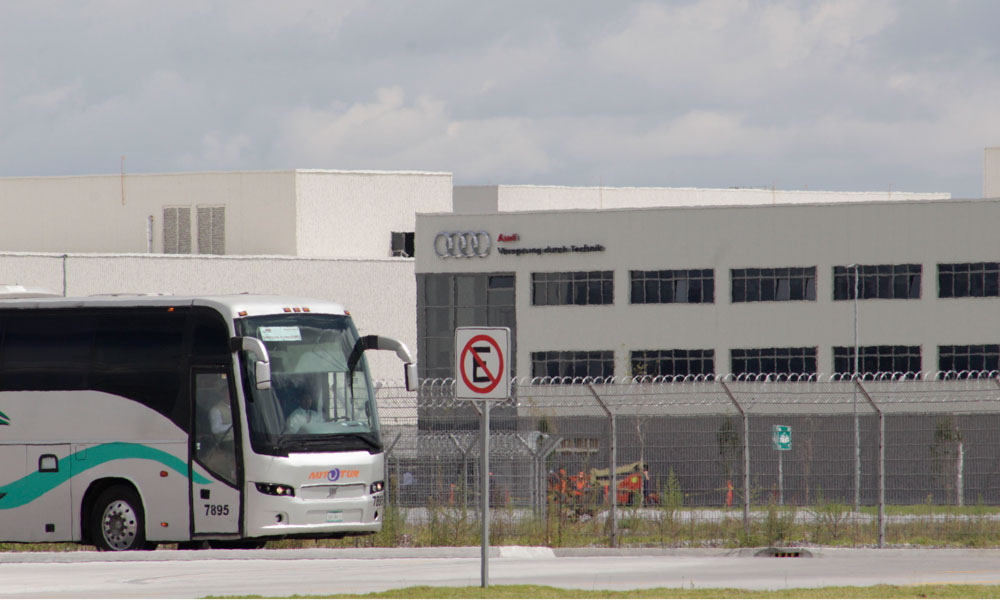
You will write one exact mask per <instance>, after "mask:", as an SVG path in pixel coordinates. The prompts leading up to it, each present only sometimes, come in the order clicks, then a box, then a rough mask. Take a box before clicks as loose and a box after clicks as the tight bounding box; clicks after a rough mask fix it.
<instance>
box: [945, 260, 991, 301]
mask: <svg viewBox="0 0 1000 600" xmlns="http://www.w3.org/2000/svg"><path fill="white" fill-rule="evenodd" d="M996 296H1000V263H995V262H981V263H957V264H945V265H938V297H939V298H987V297H996Z"/></svg>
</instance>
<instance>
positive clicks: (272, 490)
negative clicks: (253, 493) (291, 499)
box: [254, 483, 295, 496]
mask: <svg viewBox="0 0 1000 600" xmlns="http://www.w3.org/2000/svg"><path fill="white" fill-rule="evenodd" d="M254 485H256V486H257V491H258V492H260V493H261V494H267V495H268V496H294V495H295V488H293V487H292V486H290V485H285V484H283V483H256V484H254Z"/></svg>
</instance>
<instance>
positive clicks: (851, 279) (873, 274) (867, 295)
mask: <svg viewBox="0 0 1000 600" xmlns="http://www.w3.org/2000/svg"><path fill="white" fill-rule="evenodd" d="M921 271H922V267H921V265H858V266H857V267H854V266H846V267H834V268H833V299H834V300H853V299H854V289H855V286H857V290H858V298H859V299H862V300H867V299H871V298H881V299H896V300H900V299H917V298H920V274H921ZM855 273H857V279H858V281H855Z"/></svg>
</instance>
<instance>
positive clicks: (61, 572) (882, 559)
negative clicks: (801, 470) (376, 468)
mask: <svg viewBox="0 0 1000 600" xmlns="http://www.w3.org/2000/svg"><path fill="white" fill-rule="evenodd" d="M812 552H813V556H812V557H811V558H763V557H755V556H754V555H753V552H751V551H749V550H739V551H736V550H734V551H728V550H618V551H611V550H600V549H594V550H587V549H564V550H557V551H552V550H549V549H547V548H520V547H502V548H493V549H492V558H491V559H490V576H491V583H492V584H493V585H499V584H518V583H533V584H542V585H552V586H558V587H566V588H577V589H597V590H605V589H617V590H624V589H634V588H651V587H660V586H665V587H686V588H689V587H701V588H704V587H740V588H748V589H779V588H787V587H821V586H827V585H862V586H863V585H874V584H877V583H889V584H899V585H905V584H918V583H983V584H1000V550H873V549H872V550H869V549H860V550H852V549H826V548H824V549H812ZM479 573H480V561H479V549H478V548H428V549H388V550H386V549H364V550H332V549H312V550H253V551H220V550H204V551H175V550H163V551H156V552H140V553H122V554H111V553H97V552H68V553H2V554H0V597H3V598H24V597H31V598H97V597H99V598H198V597H202V596H205V595H236V596H242V595H249V594H259V595H264V596H272V595H277V596H286V595H292V594H327V595H336V594H347V593H365V592H371V591H379V590H386V589H392V588H400V587H406V586H411V585H439V586H467V585H471V586H478V585H479V582H480V581H479V576H480V575H479Z"/></svg>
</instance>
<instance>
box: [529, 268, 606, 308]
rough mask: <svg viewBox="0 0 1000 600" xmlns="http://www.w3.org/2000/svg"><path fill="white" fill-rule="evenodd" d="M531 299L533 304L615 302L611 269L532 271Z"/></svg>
mask: <svg viewBox="0 0 1000 600" xmlns="http://www.w3.org/2000/svg"><path fill="white" fill-rule="evenodd" d="M531 303H532V304H533V305H535V306H555V305H562V304H614V303H615V284H614V276H613V273H612V271H577V272H569V273H532V274H531Z"/></svg>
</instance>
